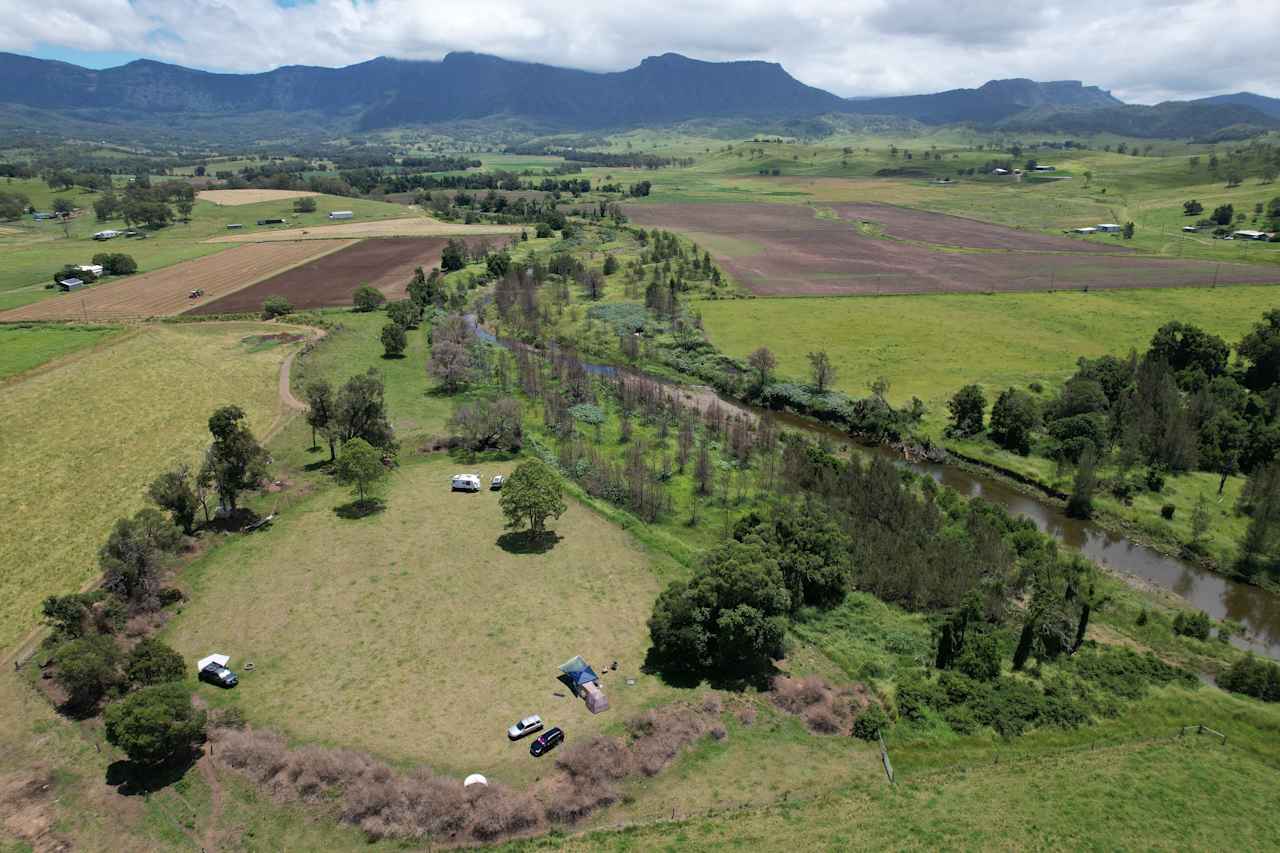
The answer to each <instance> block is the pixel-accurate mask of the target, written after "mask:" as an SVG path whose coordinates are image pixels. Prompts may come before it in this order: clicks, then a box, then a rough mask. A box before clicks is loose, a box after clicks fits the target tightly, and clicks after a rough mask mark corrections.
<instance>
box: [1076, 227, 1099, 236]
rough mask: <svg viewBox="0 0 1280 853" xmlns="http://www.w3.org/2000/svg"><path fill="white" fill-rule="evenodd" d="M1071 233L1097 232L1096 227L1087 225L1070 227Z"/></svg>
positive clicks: (1086, 233)
mask: <svg viewBox="0 0 1280 853" xmlns="http://www.w3.org/2000/svg"><path fill="white" fill-rule="evenodd" d="M1071 233H1072V234H1084V235H1089V234H1097V233H1098V229H1097V228H1090V227H1087V226H1086V227H1084V228H1072V229H1071Z"/></svg>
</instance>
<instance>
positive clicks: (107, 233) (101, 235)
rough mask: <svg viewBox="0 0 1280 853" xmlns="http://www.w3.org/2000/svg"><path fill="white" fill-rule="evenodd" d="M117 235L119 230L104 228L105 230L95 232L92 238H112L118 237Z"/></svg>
mask: <svg viewBox="0 0 1280 853" xmlns="http://www.w3.org/2000/svg"><path fill="white" fill-rule="evenodd" d="M119 236H120V232H119V231H112V230H110V229H108V230H106V231H99V232H98V233H97V234H94V235H93V239H95V240H114V239H115V238H116V237H119Z"/></svg>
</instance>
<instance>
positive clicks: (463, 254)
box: [440, 233, 551, 272]
mask: <svg viewBox="0 0 1280 853" xmlns="http://www.w3.org/2000/svg"><path fill="white" fill-rule="evenodd" d="M538 236H539V237H541V236H542V234H541V233H539V234H538ZM547 236H548V237H549V236H551V235H550V234H548V235H547ZM466 265H467V244H466V243H464V242H462V241H461V240H450V241H449V242H447V243H445V246H444V249H442V250H441V251H440V269H442V270H444V271H445V272H456V271H457V270H460V269H462V268H463V267H465V266H466Z"/></svg>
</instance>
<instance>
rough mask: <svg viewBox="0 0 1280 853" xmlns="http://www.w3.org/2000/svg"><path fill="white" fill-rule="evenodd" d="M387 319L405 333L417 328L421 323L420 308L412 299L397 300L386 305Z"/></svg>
mask: <svg viewBox="0 0 1280 853" xmlns="http://www.w3.org/2000/svg"><path fill="white" fill-rule="evenodd" d="M387 319H389V320H390V321H391V322H393V323H395V324H396V325H397V326H399V327H400V328H402V329H405V330H406V331H407V330H409V329H416V328H418V324H419V323H420V322H422V308H420V307H419V306H418V304H417V303H416V302H414V300H412V299H398V300H396V301H395V302H388V303H387Z"/></svg>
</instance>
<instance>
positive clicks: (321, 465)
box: [302, 459, 333, 471]
mask: <svg viewBox="0 0 1280 853" xmlns="http://www.w3.org/2000/svg"><path fill="white" fill-rule="evenodd" d="M332 465H333V460H332V459H317V460H316V461H315V462H308V463H307V464H306V465H303V466H302V470H304V471H324V470H325V469H327V468H329V467H330V466H332Z"/></svg>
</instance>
